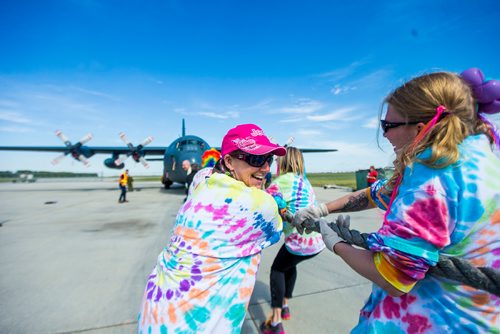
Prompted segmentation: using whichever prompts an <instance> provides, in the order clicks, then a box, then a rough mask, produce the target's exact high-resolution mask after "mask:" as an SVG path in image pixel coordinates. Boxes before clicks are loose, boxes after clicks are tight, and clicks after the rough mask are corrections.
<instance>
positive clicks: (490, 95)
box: [460, 68, 500, 114]
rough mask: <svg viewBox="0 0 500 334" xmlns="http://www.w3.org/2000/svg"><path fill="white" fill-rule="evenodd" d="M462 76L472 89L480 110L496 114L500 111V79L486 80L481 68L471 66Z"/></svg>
mask: <svg viewBox="0 0 500 334" xmlns="http://www.w3.org/2000/svg"><path fill="white" fill-rule="evenodd" d="M460 76H461V77H462V78H463V79H464V80H465V81H466V82H467V84H468V85H469V86H470V87H471V89H472V94H473V96H474V98H475V99H476V100H477V104H478V110H477V111H478V112H480V113H486V114H495V113H497V112H500V81H499V80H487V81H484V75H483V72H482V71H481V70H480V69H479V68H469V69H468V70H465V71H463V72H462V73H461V74H460Z"/></svg>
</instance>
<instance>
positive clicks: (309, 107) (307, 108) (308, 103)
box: [277, 98, 323, 114]
mask: <svg viewBox="0 0 500 334" xmlns="http://www.w3.org/2000/svg"><path fill="white" fill-rule="evenodd" d="M322 108H323V104H322V103H321V102H319V101H316V100H312V99H308V98H303V99H299V100H297V101H296V102H295V103H294V105H293V106H290V107H282V108H280V109H278V110H277V112H278V113H283V114H312V113H314V112H316V111H318V110H320V109H322Z"/></svg>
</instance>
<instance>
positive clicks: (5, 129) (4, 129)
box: [0, 126, 33, 133]
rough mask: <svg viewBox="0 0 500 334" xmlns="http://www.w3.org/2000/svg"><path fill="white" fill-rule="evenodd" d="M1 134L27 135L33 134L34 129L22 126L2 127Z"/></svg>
mask: <svg viewBox="0 0 500 334" xmlns="http://www.w3.org/2000/svg"><path fill="white" fill-rule="evenodd" d="M0 132H10V133H27V132H33V129H30V128H26V127H20V126H2V127H0Z"/></svg>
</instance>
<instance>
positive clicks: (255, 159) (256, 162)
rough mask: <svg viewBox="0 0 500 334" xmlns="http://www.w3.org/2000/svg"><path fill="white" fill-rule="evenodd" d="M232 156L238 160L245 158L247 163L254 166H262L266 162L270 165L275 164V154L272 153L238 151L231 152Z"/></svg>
mask: <svg viewBox="0 0 500 334" xmlns="http://www.w3.org/2000/svg"><path fill="white" fill-rule="evenodd" d="M231 156H233V157H235V158H236V159H238V160H243V161H245V162H246V163H247V164H249V165H250V166H252V167H262V166H264V165H265V164H266V162H267V163H268V164H269V167H270V166H271V165H272V164H273V160H274V156H273V155H272V154H269V155H253V154H249V153H243V152H238V153H235V154H231Z"/></svg>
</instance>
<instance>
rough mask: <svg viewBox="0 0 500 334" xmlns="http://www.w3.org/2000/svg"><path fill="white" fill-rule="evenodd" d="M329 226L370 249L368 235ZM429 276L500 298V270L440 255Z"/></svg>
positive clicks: (346, 238) (333, 225) (354, 242)
mask: <svg viewBox="0 0 500 334" xmlns="http://www.w3.org/2000/svg"><path fill="white" fill-rule="evenodd" d="M328 225H330V227H331V228H332V229H333V230H334V231H335V232H336V233H337V234H338V235H339V237H341V238H342V239H344V240H345V241H347V242H348V243H350V244H352V245H356V246H359V247H362V248H365V249H368V244H367V242H366V240H367V238H368V236H369V234H368V233H360V232H359V231H356V230H349V229H347V228H345V227H339V226H337V224H336V223H335V222H331V223H329V224H328ZM428 274H430V275H433V276H437V277H442V278H446V279H450V280H453V281H456V282H459V283H461V284H465V285H468V286H471V287H473V288H476V289H480V290H483V291H487V292H489V293H491V294H494V295H496V296H500V270H498V269H493V268H488V267H474V266H473V265H472V264H471V263H470V262H469V261H467V260H464V259H461V258H458V257H450V256H446V255H442V254H440V255H439V262H438V264H437V265H436V266H434V267H429V271H428Z"/></svg>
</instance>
